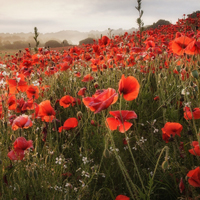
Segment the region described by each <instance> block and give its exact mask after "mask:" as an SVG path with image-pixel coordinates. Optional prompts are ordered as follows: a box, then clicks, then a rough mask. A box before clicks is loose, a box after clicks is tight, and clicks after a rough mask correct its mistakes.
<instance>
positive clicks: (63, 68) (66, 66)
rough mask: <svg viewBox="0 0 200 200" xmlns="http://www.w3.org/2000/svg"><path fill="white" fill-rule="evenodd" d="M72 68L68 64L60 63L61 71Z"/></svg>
mask: <svg viewBox="0 0 200 200" xmlns="http://www.w3.org/2000/svg"><path fill="white" fill-rule="evenodd" d="M69 68H70V66H69V64H68V62H64V63H60V71H66V70H68V69H69Z"/></svg>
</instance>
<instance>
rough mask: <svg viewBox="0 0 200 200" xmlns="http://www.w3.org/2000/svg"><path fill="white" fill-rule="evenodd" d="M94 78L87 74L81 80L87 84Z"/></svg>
mask: <svg viewBox="0 0 200 200" xmlns="http://www.w3.org/2000/svg"><path fill="white" fill-rule="evenodd" d="M93 79H94V78H93V77H92V76H91V74H87V75H85V76H84V77H83V79H82V80H81V81H82V82H89V81H92V80H93Z"/></svg>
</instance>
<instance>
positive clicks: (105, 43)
mask: <svg viewBox="0 0 200 200" xmlns="http://www.w3.org/2000/svg"><path fill="white" fill-rule="evenodd" d="M109 42H110V39H109V38H108V37H107V36H106V35H104V36H103V37H102V38H101V39H99V44H100V45H107V44H109Z"/></svg>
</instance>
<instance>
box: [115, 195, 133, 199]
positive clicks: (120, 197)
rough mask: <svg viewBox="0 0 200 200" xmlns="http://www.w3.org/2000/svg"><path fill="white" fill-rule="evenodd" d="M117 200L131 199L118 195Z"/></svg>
mask: <svg viewBox="0 0 200 200" xmlns="http://www.w3.org/2000/svg"><path fill="white" fill-rule="evenodd" d="M115 200H130V198H129V197H127V196H124V195H121V194H120V195H118V196H117V197H116V199H115Z"/></svg>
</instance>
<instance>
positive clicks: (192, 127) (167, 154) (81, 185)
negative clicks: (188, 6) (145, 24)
mask: <svg viewBox="0 0 200 200" xmlns="http://www.w3.org/2000/svg"><path fill="white" fill-rule="evenodd" d="M198 27H200V15H199V14H197V18H196V19H194V18H189V17H184V18H183V19H179V20H178V22H177V23H176V24H171V25H163V26H159V27H158V28H157V29H149V30H146V31H142V32H140V31H138V32H133V33H132V34H128V33H125V34H124V35H120V36H113V37H112V38H108V37H107V36H103V37H102V38H101V39H99V40H98V41H94V44H87V45H82V46H74V47H71V48H70V49H69V50H60V51H56V50H51V49H48V48H35V49H34V50H33V49H29V48H26V49H25V50H23V51H19V52H17V53H16V54H14V55H8V54H6V55H4V56H2V57H1V58H0V132H1V134H0V148H1V149H0V179H1V182H0V188H1V190H0V198H1V199H17V200H19V199H26V200H36V199H47V200H49V199H52V200H53V199H54V200H56V199H64V200H65V199H66V200H72V199H81V200H102V199H105V200H107V199H108V200H110V199H112V200H131V199H136V200H141V199H143V200H148V199H149V200H150V199H151V200H154V199H162V200H165V199H166V200H170V199H171V200H173V199H181V200H184V199H188V200H196V199H199V198H200V157H199V156H200V148H199V144H200V93H199V89H200V88H199V87H200V78H199V71H200V31H199V30H198Z"/></svg>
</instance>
